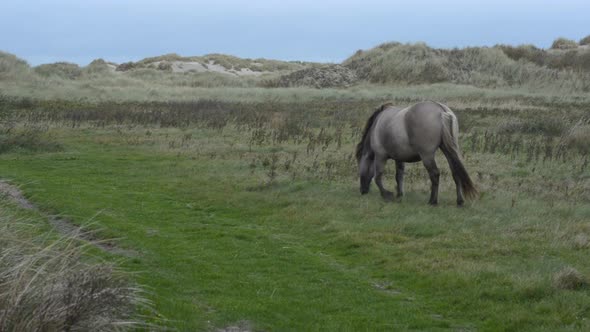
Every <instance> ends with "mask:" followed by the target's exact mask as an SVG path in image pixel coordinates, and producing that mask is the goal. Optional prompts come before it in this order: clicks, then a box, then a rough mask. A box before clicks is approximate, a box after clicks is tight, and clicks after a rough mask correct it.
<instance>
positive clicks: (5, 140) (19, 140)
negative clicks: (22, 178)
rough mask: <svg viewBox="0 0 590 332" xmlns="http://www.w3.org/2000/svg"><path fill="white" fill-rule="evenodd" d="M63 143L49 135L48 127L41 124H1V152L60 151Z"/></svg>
mask: <svg viewBox="0 0 590 332" xmlns="http://www.w3.org/2000/svg"><path fill="white" fill-rule="evenodd" d="M60 149H61V145H60V144H59V143H57V142H55V141H54V140H52V139H51V138H50V137H48V136H47V129H46V128H43V127H39V126H28V127H25V128H15V127H14V126H13V125H12V124H10V123H7V124H3V125H2V126H0V153H5V152H9V151H13V150H25V151H30V152H41V151H47V152H50V151H59V150H60Z"/></svg>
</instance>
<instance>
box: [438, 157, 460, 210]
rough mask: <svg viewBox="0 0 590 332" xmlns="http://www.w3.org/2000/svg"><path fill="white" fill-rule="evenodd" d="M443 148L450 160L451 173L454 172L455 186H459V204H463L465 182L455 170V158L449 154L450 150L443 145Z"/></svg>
mask: <svg viewBox="0 0 590 332" xmlns="http://www.w3.org/2000/svg"><path fill="white" fill-rule="evenodd" d="M441 150H442V152H443V153H444V155H445V157H446V158H447V161H448V162H449V168H450V169H451V174H453V181H455V186H456V187H457V206H463V203H464V202H465V199H464V198H463V184H462V183H461V178H460V177H459V176H458V175H457V172H456V171H455V164H454V163H453V159H452V158H451V156H450V155H449V152H448V151H447V150H446V149H445V148H444V147H441Z"/></svg>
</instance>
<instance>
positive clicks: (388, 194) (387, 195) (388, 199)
mask: <svg viewBox="0 0 590 332" xmlns="http://www.w3.org/2000/svg"><path fill="white" fill-rule="evenodd" d="M381 197H383V199H384V200H385V201H386V202H393V198H394V196H393V193H392V192H389V191H388V192H385V193H383V194H381Z"/></svg>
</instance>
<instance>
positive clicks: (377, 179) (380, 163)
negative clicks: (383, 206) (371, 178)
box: [375, 156, 393, 201]
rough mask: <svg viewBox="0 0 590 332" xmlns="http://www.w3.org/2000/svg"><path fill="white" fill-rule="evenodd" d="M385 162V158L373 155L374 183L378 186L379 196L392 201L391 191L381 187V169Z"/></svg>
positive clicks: (383, 167)
mask: <svg viewBox="0 0 590 332" xmlns="http://www.w3.org/2000/svg"><path fill="white" fill-rule="evenodd" d="M386 162H387V158H383V157H378V156H375V183H376V184H377V187H379V191H380V192H381V197H383V199H384V200H386V201H392V200H393V193H392V192H391V191H389V190H387V189H385V187H383V170H384V169H385V163H386Z"/></svg>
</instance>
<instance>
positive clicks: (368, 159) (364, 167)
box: [358, 152, 375, 195]
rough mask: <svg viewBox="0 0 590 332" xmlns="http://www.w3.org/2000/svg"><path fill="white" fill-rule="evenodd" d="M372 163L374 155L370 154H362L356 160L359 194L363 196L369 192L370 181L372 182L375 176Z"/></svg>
mask: <svg viewBox="0 0 590 332" xmlns="http://www.w3.org/2000/svg"><path fill="white" fill-rule="evenodd" d="M374 163H375V154H374V153H372V152H369V153H364V154H363V155H362V156H361V157H360V158H358V166H359V177H360V179H361V194H363V195H364V194H366V193H368V192H369V187H370V186H371V181H372V180H373V176H375V167H374V165H373V164H374Z"/></svg>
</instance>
